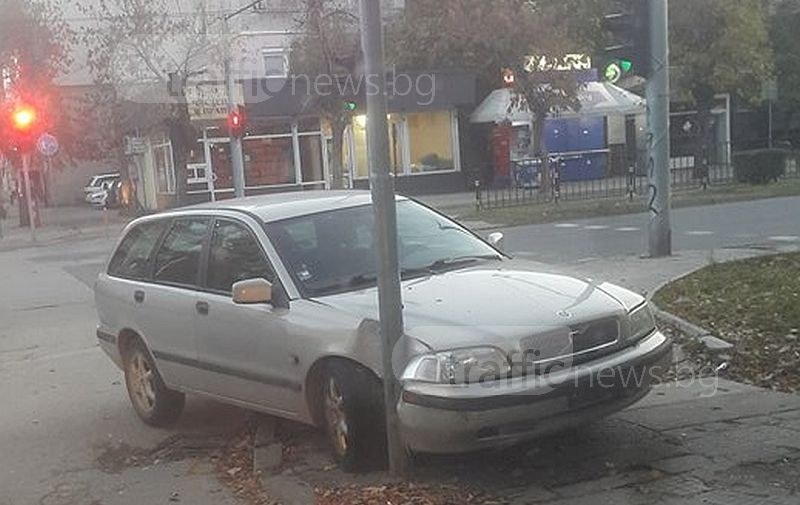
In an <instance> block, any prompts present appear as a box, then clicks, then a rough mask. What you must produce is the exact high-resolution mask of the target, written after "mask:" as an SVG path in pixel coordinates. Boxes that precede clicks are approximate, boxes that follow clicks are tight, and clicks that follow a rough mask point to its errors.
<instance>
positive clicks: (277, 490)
mask: <svg viewBox="0 0 800 505" xmlns="http://www.w3.org/2000/svg"><path fill="white" fill-rule="evenodd" d="M263 484H264V489H266V490H267V492H268V493H269V497H270V498H272V499H273V500H275V502H276V503H281V504H282V505H309V504H312V503H316V496H315V495H314V490H313V489H312V488H311V486H310V485H308V483H306V482H305V481H303V480H301V479H299V478H297V477H293V476H287V475H275V476H272V477H268V478H266V479H264V480H263Z"/></svg>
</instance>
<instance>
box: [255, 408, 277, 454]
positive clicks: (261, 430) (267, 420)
mask: <svg viewBox="0 0 800 505" xmlns="http://www.w3.org/2000/svg"><path fill="white" fill-rule="evenodd" d="M277 424H278V420H277V419H276V418H274V417H272V416H261V418H260V419H259V423H258V429H257V430H256V439H255V446H256V447H264V446H267V445H270V444H271V443H272V442H273V441H274V440H275V428H276V426H277Z"/></svg>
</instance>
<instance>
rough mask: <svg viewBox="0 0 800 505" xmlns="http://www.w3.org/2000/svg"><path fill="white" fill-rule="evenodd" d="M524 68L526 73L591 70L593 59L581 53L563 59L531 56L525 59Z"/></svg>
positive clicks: (567, 55) (562, 57)
mask: <svg viewBox="0 0 800 505" xmlns="http://www.w3.org/2000/svg"><path fill="white" fill-rule="evenodd" d="M523 68H525V71H526V72H546V71H550V70H557V71H561V72H567V71H574V70H591V69H592V57H591V56H589V55H588V54H579V53H572V54H565V55H564V56H561V57H557V56H537V55H531V56H527V57H526V58H525V65H524V67H523Z"/></svg>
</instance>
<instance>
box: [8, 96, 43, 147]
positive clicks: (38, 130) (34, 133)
mask: <svg viewBox="0 0 800 505" xmlns="http://www.w3.org/2000/svg"><path fill="white" fill-rule="evenodd" d="M45 119H46V115H45V114H44V113H43V112H42V108H41V106H40V105H38V104H37V105H34V104H33V103H32V102H30V101H28V100H19V101H14V102H6V103H5V104H2V105H0V140H1V141H2V142H0V144H2V145H0V149H2V150H4V151H8V152H11V151H20V152H27V151H31V150H32V149H33V148H34V146H35V144H36V140H37V139H38V138H39V136H40V135H41V134H42V133H44V131H45V130H46V128H47V125H46V124H45V122H46V121H45Z"/></svg>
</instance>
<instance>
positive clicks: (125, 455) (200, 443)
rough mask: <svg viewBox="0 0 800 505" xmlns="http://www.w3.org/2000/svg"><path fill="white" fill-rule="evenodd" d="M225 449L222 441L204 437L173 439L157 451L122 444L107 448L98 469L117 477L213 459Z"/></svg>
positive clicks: (101, 456) (156, 448) (105, 447)
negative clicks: (161, 465) (132, 471)
mask: <svg viewBox="0 0 800 505" xmlns="http://www.w3.org/2000/svg"><path fill="white" fill-rule="evenodd" d="M224 445H225V440H224V439H223V438H221V437H209V436H201V435H184V434H179V435H173V436H171V437H169V438H167V439H166V440H164V441H163V442H161V443H160V444H158V445H157V446H156V447H154V448H151V449H143V448H139V447H131V446H130V445H128V444H125V443H122V444H119V445H116V446H114V445H111V444H107V445H105V446H103V447H102V452H101V453H100V455H99V456H98V457H97V459H96V460H95V463H96V465H97V468H98V469H100V470H101V471H103V472H105V473H110V474H116V473H120V472H121V471H123V470H125V469H126V468H136V467H138V468H145V467H150V466H153V465H157V464H159V463H161V462H171V461H183V460H186V459H190V458H198V457H211V456H212V455H213V454H214V453H216V452H218V451H219V450H220V449H221V448H222V447H223V446H224Z"/></svg>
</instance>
